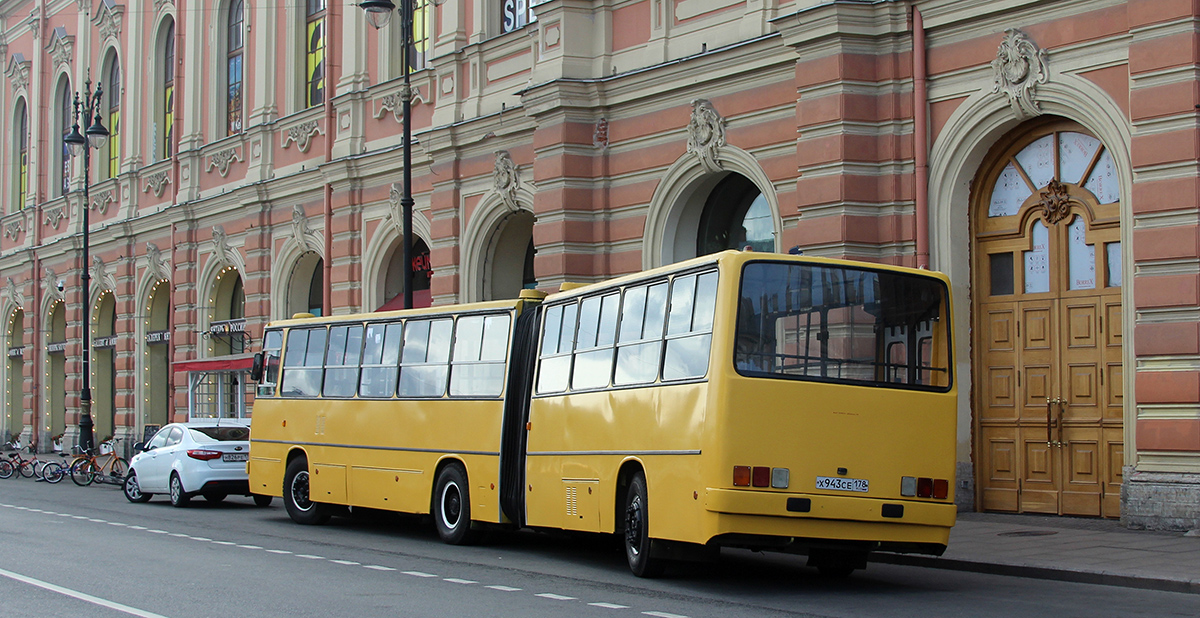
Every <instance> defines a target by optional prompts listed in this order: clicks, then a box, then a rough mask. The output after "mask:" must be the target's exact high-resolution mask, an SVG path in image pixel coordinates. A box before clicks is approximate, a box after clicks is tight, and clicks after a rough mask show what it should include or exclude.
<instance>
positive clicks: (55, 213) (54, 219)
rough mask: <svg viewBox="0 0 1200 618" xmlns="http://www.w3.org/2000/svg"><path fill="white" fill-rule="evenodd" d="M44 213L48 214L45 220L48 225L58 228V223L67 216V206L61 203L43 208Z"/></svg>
mask: <svg viewBox="0 0 1200 618" xmlns="http://www.w3.org/2000/svg"><path fill="white" fill-rule="evenodd" d="M42 214H44V215H46V218H45V219H44V220H43V221H44V222H45V223H46V225H49V226H50V227H52V228H54V229H56V230H57V229H58V225H59V224H60V223H62V220H63V219H66V218H67V212H66V208H65V207H64V206H63V205H61V204H59V205H57V206H49V207H46V208H43V209H42Z"/></svg>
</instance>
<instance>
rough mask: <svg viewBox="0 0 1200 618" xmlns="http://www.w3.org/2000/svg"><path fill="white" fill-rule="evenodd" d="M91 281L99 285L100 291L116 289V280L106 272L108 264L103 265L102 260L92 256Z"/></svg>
mask: <svg viewBox="0 0 1200 618" xmlns="http://www.w3.org/2000/svg"><path fill="white" fill-rule="evenodd" d="M92 281H95V282H96V283H97V284H99V286H100V289H102V290H115V289H116V288H117V280H116V278H115V277H113V275H112V273H110V272H108V264H106V263H104V258H101V257H100V256H98V255H93V256H92Z"/></svg>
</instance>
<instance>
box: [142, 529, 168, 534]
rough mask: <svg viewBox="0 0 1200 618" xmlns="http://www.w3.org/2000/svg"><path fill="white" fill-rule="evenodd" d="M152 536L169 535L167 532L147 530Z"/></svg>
mask: <svg viewBox="0 0 1200 618" xmlns="http://www.w3.org/2000/svg"><path fill="white" fill-rule="evenodd" d="M146 532H149V533H150V534H167V531H166V530H147V531H146Z"/></svg>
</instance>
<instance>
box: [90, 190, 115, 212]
mask: <svg viewBox="0 0 1200 618" xmlns="http://www.w3.org/2000/svg"><path fill="white" fill-rule="evenodd" d="M116 201H117V199H116V197H115V196H114V195H113V192H112V191H104V192H102V193H99V194H97V195H96V196H94V197H93V198H92V203H91V204H89V205H88V208H90V209H92V210H94V211H96V212H98V213H100V214H102V215H103V214H107V213H108V205H109V204H112V203H114V202H116Z"/></svg>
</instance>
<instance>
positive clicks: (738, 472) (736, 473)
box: [733, 466, 750, 487]
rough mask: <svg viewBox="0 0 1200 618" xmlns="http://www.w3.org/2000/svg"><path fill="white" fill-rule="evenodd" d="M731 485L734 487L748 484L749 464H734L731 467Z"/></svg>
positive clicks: (747, 485)
mask: <svg viewBox="0 0 1200 618" xmlns="http://www.w3.org/2000/svg"><path fill="white" fill-rule="evenodd" d="M733 486H734V487H749V486H750V466H734V467H733Z"/></svg>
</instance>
